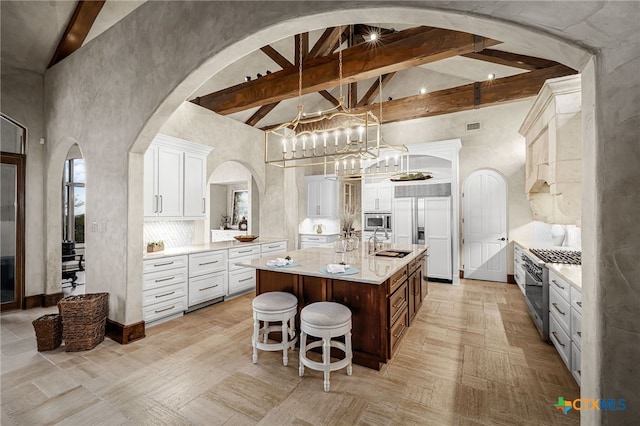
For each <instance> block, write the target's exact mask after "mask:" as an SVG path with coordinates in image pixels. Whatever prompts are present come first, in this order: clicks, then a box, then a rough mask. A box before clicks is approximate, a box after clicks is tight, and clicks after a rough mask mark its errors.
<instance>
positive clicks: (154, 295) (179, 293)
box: [142, 281, 185, 307]
mask: <svg viewBox="0 0 640 426" xmlns="http://www.w3.org/2000/svg"><path fill="white" fill-rule="evenodd" d="M184 296H185V282H184V281H182V282H178V283H174V284H171V285H167V286H164V287H158V288H153V289H151V290H145V291H143V292H142V306H144V307H147V306H150V305H153V304H155V303H163V302H166V301H167V300H171V299H175V298H177V297H184Z"/></svg>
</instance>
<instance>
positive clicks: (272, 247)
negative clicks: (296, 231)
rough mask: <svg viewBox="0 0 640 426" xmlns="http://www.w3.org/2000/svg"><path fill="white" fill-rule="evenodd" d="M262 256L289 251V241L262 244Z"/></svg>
mask: <svg viewBox="0 0 640 426" xmlns="http://www.w3.org/2000/svg"><path fill="white" fill-rule="evenodd" d="M260 250H261V255H262V256H275V255H278V254H284V253H286V252H287V242H286V241H278V242H275V243H264V244H262V245H261V246H260Z"/></svg>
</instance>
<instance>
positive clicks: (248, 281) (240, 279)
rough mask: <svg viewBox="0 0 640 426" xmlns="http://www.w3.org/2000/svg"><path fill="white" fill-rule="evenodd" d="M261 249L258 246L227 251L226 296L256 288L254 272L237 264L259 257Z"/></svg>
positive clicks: (252, 269)
mask: <svg viewBox="0 0 640 426" xmlns="http://www.w3.org/2000/svg"><path fill="white" fill-rule="evenodd" d="M261 252H262V249H261V247H260V245H259V244H256V245H252V246H245V247H237V248H232V249H229V290H228V292H227V295H228V296H232V295H235V294H238V293H242V292H245V291H247V290H249V289H251V288H255V286H256V270H255V269H254V268H245V267H243V266H238V265H237V263H239V262H246V261H248V260H251V259H256V258H258V257H260V254H261Z"/></svg>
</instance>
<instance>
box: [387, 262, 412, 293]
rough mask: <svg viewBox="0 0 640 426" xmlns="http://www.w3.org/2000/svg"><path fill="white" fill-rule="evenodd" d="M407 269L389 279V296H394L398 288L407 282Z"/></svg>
mask: <svg viewBox="0 0 640 426" xmlns="http://www.w3.org/2000/svg"><path fill="white" fill-rule="evenodd" d="M407 276H408V275H407V268H406V267H404V268H402V269H400V270H399V271H398V272H396V273H395V274H393V275H392V276H391V278H389V294H393V292H394V291H396V289H397V288H398V287H400V286H401V285H402V284H403V283H404V282H406V281H407Z"/></svg>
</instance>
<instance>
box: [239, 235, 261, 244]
mask: <svg viewBox="0 0 640 426" xmlns="http://www.w3.org/2000/svg"><path fill="white" fill-rule="evenodd" d="M233 238H235V239H236V240H238V241H240V242H241V243H248V242H249V241H253V240H255V239H256V238H258V236H257V235H236V236H235V237H233Z"/></svg>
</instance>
